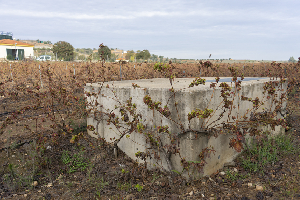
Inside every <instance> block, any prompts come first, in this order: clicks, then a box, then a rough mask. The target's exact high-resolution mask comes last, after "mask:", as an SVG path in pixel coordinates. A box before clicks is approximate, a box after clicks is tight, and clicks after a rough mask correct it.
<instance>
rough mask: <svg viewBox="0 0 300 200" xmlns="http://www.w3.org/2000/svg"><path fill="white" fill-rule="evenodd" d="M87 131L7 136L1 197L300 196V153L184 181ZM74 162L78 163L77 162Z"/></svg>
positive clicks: (298, 137) (298, 135) (299, 134)
mask: <svg viewBox="0 0 300 200" xmlns="http://www.w3.org/2000/svg"><path fill="white" fill-rule="evenodd" d="M289 105H293V106H297V105H299V98H298V97H297V96H294V97H292V98H290V99H289ZM293 110H294V112H293V113H291V115H290V116H289V119H288V121H289V123H290V126H291V128H290V129H289V130H288V131H287V132H286V134H287V135H290V136H291V137H292V140H293V144H294V146H295V149H296V150H299V145H300V123H299V122H300V118H299V117H300V112H299V110H300V109H299V106H298V107H294V108H293ZM27 123H29V124H30V122H27ZM84 130H86V126H85V125H84V123H82V124H81V125H78V126H77V129H76V130H74V131H76V132H77V133H80V132H82V133H83V137H81V138H80V139H79V140H78V141H77V140H72V136H71V134H68V133H66V134H61V135H60V136H58V138H56V140H55V141H53V140H52V139H53V137H52V139H51V140H50V137H49V135H51V133H49V132H48V131H47V130H46V131H44V132H41V133H39V134H38V135H36V134H35V135H32V134H29V133H26V134H24V133H23V134H18V132H17V131H18V129H17V128H16V129H14V130H13V132H14V133H15V134H12V135H10V136H8V135H5V137H4V136H3V137H1V138H0V139H1V141H0V198H1V199H46V200H50V199H210V200H212V199H243V200H248V199H252V200H254V199H259V200H262V199H300V157H299V151H294V152H293V153H292V152H290V153H288V154H284V153H282V152H279V154H278V160H277V161H276V162H275V163H271V164H268V165H266V166H265V170H264V173H262V172H261V171H258V172H253V171H249V170H248V169H244V168H243V165H242V158H243V157H244V156H246V153H247V152H244V153H242V154H241V155H240V156H239V157H238V158H237V159H236V160H235V161H234V162H233V163H229V164H228V165H227V166H225V167H224V168H223V169H221V170H219V171H218V172H216V173H215V174H213V175H211V176H207V177H203V178H202V179H200V180H195V181H194V180H186V179H184V178H181V177H180V176H179V175H177V174H172V175H171V179H169V178H168V174H166V173H164V172H161V171H159V170H152V171H149V170H147V169H146V168H145V166H144V165H139V164H137V163H136V162H135V161H133V160H132V159H130V158H128V157H127V156H126V155H125V154H124V153H123V152H122V151H120V150H118V152H117V154H118V155H117V157H115V154H114V151H113V148H111V146H110V145H108V144H107V143H105V142H103V141H102V140H100V139H95V138H91V137H89V136H88V135H87V133H86V132H85V131H84ZM73 139H74V138H73ZM41 140H44V141H45V142H44V143H43V142H41ZM41 144H43V145H41ZM72 158H73V160H76V162H72V164H71V161H70V160H72ZM251 159H253V160H254V161H255V159H257V158H255V157H252V158H251ZM223 172H225V174H224V173H223Z"/></svg>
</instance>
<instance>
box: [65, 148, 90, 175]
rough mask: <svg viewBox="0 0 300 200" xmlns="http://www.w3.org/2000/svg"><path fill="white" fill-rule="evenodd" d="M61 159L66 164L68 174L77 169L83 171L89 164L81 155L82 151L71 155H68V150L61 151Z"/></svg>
mask: <svg viewBox="0 0 300 200" xmlns="http://www.w3.org/2000/svg"><path fill="white" fill-rule="evenodd" d="M61 160H62V162H63V163H64V164H65V165H66V166H67V168H68V171H67V172H68V173H70V174H71V173H73V172H76V171H78V170H80V171H84V170H85V169H86V168H87V167H88V166H89V162H88V161H87V160H86V158H84V157H83V151H80V152H79V153H77V154H74V155H73V156H71V155H70V152H68V151H63V154H62V156H61Z"/></svg>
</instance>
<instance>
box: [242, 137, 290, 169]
mask: <svg viewBox="0 0 300 200" xmlns="http://www.w3.org/2000/svg"><path fill="white" fill-rule="evenodd" d="M294 151H295V147H294V145H293V143H292V141H291V139H290V136H286V135H277V136H275V137H273V138H270V139H267V138H266V139H265V140H262V141H261V142H260V143H258V142H253V139H252V141H251V145H250V146H249V149H247V150H246V151H244V153H243V154H244V158H242V166H243V167H244V169H247V170H249V171H250V172H257V171H261V172H262V173H263V172H264V167H265V166H266V165H267V164H274V163H275V162H276V161H278V159H279V156H280V153H283V154H284V155H286V154H288V153H293V152H294Z"/></svg>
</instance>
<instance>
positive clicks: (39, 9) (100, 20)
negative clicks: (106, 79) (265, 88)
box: [0, 0, 300, 60]
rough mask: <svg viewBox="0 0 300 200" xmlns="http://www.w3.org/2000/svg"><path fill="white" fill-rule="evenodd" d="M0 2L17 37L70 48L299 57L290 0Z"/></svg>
mask: <svg viewBox="0 0 300 200" xmlns="http://www.w3.org/2000/svg"><path fill="white" fill-rule="evenodd" d="M1 7H2V8H1V12H0V16H1V28H2V29H3V31H12V32H13V33H14V37H16V38H20V39H41V40H51V41H52V42H57V41H59V40H65V41H68V42H70V43H71V44H72V45H73V46H74V47H76V48H77V47H78V48H82V47H86V48H88V47H90V48H97V47H98V45H99V44H100V43H102V42H103V43H104V44H106V45H108V46H109V47H117V48H121V49H124V50H127V49H133V50H141V49H148V50H149V51H150V52H151V53H155V54H159V55H164V56H165V57H172V58H173V57H177V58H194V59H199V58H206V57H207V55H209V54H210V53H212V55H213V57H212V58H229V57H231V58H236V59H243V58H249V59H272V60H282V59H288V58H289V57H290V56H294V57H298V56H300V55H299V54H300V52H299V48H298V47H299V44H300V39H299V31H300V30H299V29H300V24H299V23H300V14H299V12H298V9H299V7H300V2H299V1H297V0H286V1H279V0H272V1H271V0H261V1H257V0H243V1H240V0H229V1H221V0H210V1H208V0H203V1H199V0H198V1H194V0H185V1H181V0H176V1H158V0H153V1H143V2H141V1H137V0H133V1H127V2H124V1H119V0H112V1H94V0H87V1H84V2H83V1H79V0H74V1H57V0H54V1H46V2H41V1H35V0H27V1H20V0H18V1H13V2H12V1H9V2H3V3H2V5H1ZM8 16H9V17H8ZM297 54H298V55H297Z"/></svg>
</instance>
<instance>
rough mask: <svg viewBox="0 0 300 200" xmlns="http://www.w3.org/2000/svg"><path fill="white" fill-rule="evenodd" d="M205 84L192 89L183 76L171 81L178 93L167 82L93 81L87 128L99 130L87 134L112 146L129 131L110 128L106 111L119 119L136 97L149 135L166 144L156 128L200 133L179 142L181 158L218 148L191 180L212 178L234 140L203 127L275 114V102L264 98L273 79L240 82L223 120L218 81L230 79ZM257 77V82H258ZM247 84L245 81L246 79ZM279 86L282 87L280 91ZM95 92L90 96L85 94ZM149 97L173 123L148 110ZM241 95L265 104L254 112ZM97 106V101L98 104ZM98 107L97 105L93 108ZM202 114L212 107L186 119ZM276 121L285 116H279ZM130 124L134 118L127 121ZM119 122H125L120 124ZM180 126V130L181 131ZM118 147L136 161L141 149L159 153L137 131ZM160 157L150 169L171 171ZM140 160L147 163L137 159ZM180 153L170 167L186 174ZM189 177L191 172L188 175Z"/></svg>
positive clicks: (89, 86)
mask: <svg viewBox="0 0 300 200" xmlns="http://www.w3.org/2000/svg"><path fill="white" fill-rule="evenodd" d="M205 79H206V80H207V82H206V84H205V85H198V86H194V87H191V88H188V86H189V84H190V83H191V82H192V81H193V80H194V79H193V78H180V79H175V81H174V82H173V88H174V90H175V96H174V93H173V92H171V91H170V88H171V85H170V81H169V79H148V80H145V79H144V80H130V81H129V80H126V81H117V82H107V83H104V84H103V83H92V84H87V85H86V87H85V93H86V97H87V101H88V102H89V103H90V106H89V109H90V108H96V110H97V111H96V112H95V110H94V111H93V112H92V113H91V115H90V116H89V117H88V119H87V124H88V125H93V126H94V127H95V128H96V130H95V131H88V132H89V134H90V135H91V136H93V137H102V138H104V139H105V140H106V141H108V142H110V141H113V140H111V139H112V138H115V139H118V138H119V137H120V131H121V132H122V130H125V129H122V128H120V129H116V127H114V126H113V125H107V116H106V115H105V114H103V113H105V112H106V113H110V112H114V113H115V114H116V115H117V116H120V112H119V109H115V106H120V105H122V104H125V103H126V101H127V100H128V99H129V98H130V97H132V103H135V104H136V106H137V110H138V113H139V114H141V115H142V120H141V121H143V124H145V125H146V126H147V127H146V131H149V132H152V133H154V134H156V136H159V137H160V138H161V140H162V144H163V145H165V144H170V139H169V137H168V135H167V134H163V133H160V135H157V134H158V133H157V131H156V127H158V126H165V125H168V126H169V131H170V132H171V133H175V134H179V133H182V132H183V131H182V129H184V130H194V131H197V133H194V132H191V131H187V133H186V134H184V135H183V136H182V137H181V138H180V155H181V157H182V158H183V157H184V158H185V159H186V160H187V161H199V153H200V152H201V151H202V149H204V148H206V147H210V146H212V147H214V150H215V151H216V152H215V154H211V156H210V158H208V159H206V162H207V164H206V165H205V166H204V168H203V173H202V174H199V173H194V174H193V175H192V176H193V177H194V178H197V177H198V176H203V175H209V174H212V173H215V172H216V171H217V170H218V169H220V168H222V167H223V165H224V163H226V162H230V161H232V160H233V159H234V158H235V157H236V156H237V155H238V152H236V151H235V150H234V149H232V148H229V141H230V138H232V135H230V134H222V135H220V136H219V137H217V138H215V137H213V136H212V137H208V135H207V133H204V132H203V129H205V128H210V127H215V128H220V127H221V126H222V123H228V122H234V121H235V120H233V119H232V116H235V117H236V119H239V120H240V121H242V120H243V116H246V117H248V119H249V117H250V114H251V113H253V112H262V111H266V110H267V111H273V110H274V108H275V105H273V104H272V103H271V99H269V100H267V95H266V94H265V95H264V94H263V86H264V85H265V82H268V81H270V79H269V78H262V79H259V80H251V78H249V79H248V81H243V82H242V84H241V85H242V87H241V90H240V91H239V92H237V93H235V94H236V95H235V97H231V98H229V99H230V100H234V101H233V102H234V103H233V105H234V106H235V108H233V109H232V110H231V112H230V113H229V111H226V112H225V113H223V117H222V118H221V119H219V120H218V118H219V116H220V114H221V113H222V112H223V110H224V109H223V108H222V100H223V99H222V98H221V97H220V94H221V93H220V91H221V88H220V87H219V85H220V82H222V80H224V81H230V79H228V78H221V80H220V82H219V83H218V84H217V87H216V88H215V89H213V88H210V84H211V82H213V81H214V78H207V77H206V78H205ZM254 79H256V78H254ZM246 80H247V79H246ZM132 83H135V84H137V85H138V86H140V87H139V88H134V87H133V86H132ZM228 84H229V86H231V87H232V88H233V91H234V89H235V88H234V83H231V82H228ZM280 88H281V87H280ZM286 88H287V84H286V83H284V84H283V86H282V88H281V91H277V92H278V94H279V95H278V96H277V99H279V96H280V94H282V93H284V92H285V91H286ZM88 93H89V94H94V95H92V96H89V95H87V94H88ZM145 95H149V96H150V97H151V98H152V100H153V101H160V102H161V103H162V105H161V107H163V106H164V105H167V106H168V107H169V110H170V111H171V113H172V114H171V116H170V117H171V118H172V120H170V119H168V118H166V117H164V116H162V115H161V114H160V113H159V112H157V111H153V110H150V109H149V108H148V106H147V105H146V104H145V103H144V102H143V98H144V97H145ZM241 96H246V97H249V98H252V99H255V98H256V97H258V98H259V100H263V101H264V105H263V106H261V107H259V109H258V110H257V111H255V110H254V109H253V103H252V102H249V101H241ZM96 102H97V103H96ZM175 102H177V103H178V104H177V107H176V106H175ZM95 105H97V106H95ZM285 105H286V103H285V102H284V103H283V109H282V112H281V113H283V114H284V113H285V110H284V109H285ZM196 108H197V109H200V110H204V109H205V108H208V109H213V110H214V113H213V114H212V116H211V117H210V118H207V119H201V120H199V119H198V118H194V119H192V120H191V121H190V122H189V121H188V113H190V112H191V111H192V110H195V109H196ZM277 117H282V116H280V114H278V116H277ZM129 119H130V120H131V119H132V118H130V117H129ZM120 121H121V120H120ZM121 124H123V126H124V127H125V128H126V126H127V125H126V124H125V122H122V121H121ZM180 126H182V127H180ZM282 130H283V129H282V128H281V127H276V132H280V131H282ZM118 147H119V148H120V149H121V150H122V151H124V152H125V153H126V154H127V155H128V156H129V157H131V158H132V159H134V160H135V159H137V158H136V157H135V153H137V152H138V151H140V152H146V151H147V150H148V151H150V153H151V155H152V156H153V155H154V152H156V153H157V150H151V149H150V150H149V149H147V148H149V147H150V146H149V144H147V143H146V139H145V136H144V135H143V134H140V133H137V132H133V133H131V134H130V136H128V137H123V138H122V139H121V140H120V142H119V143H118ZM158 154H159V155H160V156H161V160H157V159H154V158H152V159H147V160H146V161H147V166H148V167H150V168H152V167H154V166H157V167H161V168H164V169H167V170H168V165H167V163H166V158H165V154H163V153H158ZM137 160H138V162H143V161H142V160H140V159H137ZM180 160H181V159H180V156H179V154H176V155H173V154H172V155H171V157H170V161H171V167H172V169H174V170H177V171H179V172H181V171H182V169H183V168H182V166H181V164H180ZM184 175H185V176H187V173H186V172H184Z"/></svg>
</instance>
